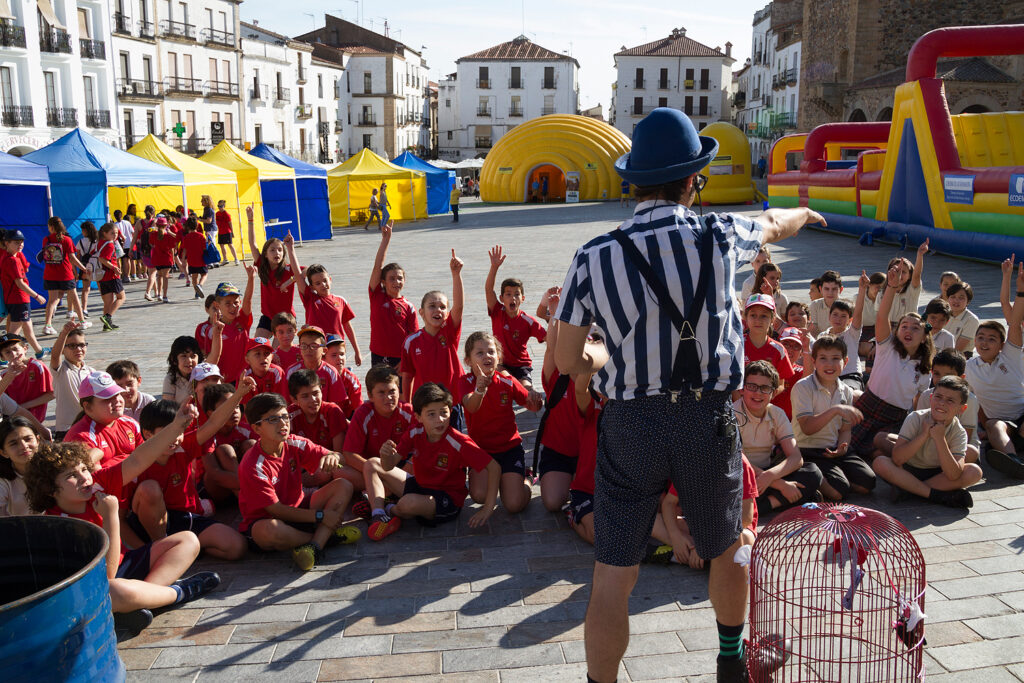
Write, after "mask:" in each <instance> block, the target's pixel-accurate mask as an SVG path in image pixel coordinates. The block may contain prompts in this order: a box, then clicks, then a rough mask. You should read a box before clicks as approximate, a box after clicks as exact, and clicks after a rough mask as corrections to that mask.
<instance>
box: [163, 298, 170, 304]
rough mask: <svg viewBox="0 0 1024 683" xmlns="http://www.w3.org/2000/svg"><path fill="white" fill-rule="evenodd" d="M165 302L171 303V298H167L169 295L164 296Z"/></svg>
mask: <svg viewBox="0 0 1024 683" xmlns="http://www.w3.org/2000/svg"><path fill="white" fill-rule="evenodd" d="M164 303H165V304H169V303H171V300H170V299H168V298H167V297H166V296H165V297H164Z"/></svg>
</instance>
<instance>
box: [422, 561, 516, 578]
mask: <svg viewBox="0 0 1024 683" xmlns="http://www.w3.org/2000/svg"><path fill="white" fill-rule="evenodd" d="M420 569H428V570H429V573H428V575H427V578H428V580H430V581H433V580H434V579H448V578H453V577H454V578H460V579H463V580H466V581H473V580H479V579H483V578H487V577H504V576H514V575H516V574H518V573H520V572H523V573H525V572H526V560H525V559H523V558H516V557H510V558H508V559H507V560H505V561H503V562H499V561H492V562H472V563H469V564H434V565H430V566H429V567H420Z"/></svg>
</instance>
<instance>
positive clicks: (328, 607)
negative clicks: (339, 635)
mask: <svg viewBox="0 0 1024 683" xmlns="http://www.w3.org/2000/svg"><path fill="white" fill-rule="evenodd" d="M415 606H416V599H415V598H411V597H409V598H406V597H401V598H379V599H375V600H370V599H366V600H339V601H337V602H315V603H313V604H311V605H309V613H308V614H307V616H306V618H307V619H324V618H335V619H349V618H352V617H376V616H402V615H409V616H411V615H412V614H413V613H414V612H415V611H416V610H415Z"/></svg>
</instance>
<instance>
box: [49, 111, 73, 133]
mask: <svg viewBox="0 0 1024 683" xmlns="http://www.w3.org/2000/svg"><path fill="white" fill-rule="evenodd" d="M46 125H47V126H49V127H50V128H77V127H78V110H77V109H75V108H74V107H60V108H50V107H47V109H46Z"/></svg>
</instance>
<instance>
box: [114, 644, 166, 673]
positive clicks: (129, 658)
mask: <svg viewBox="0 0 1024 683" xmlns="http://www.w3.org/2000/svg"><path fill="white" fill-rule="evenodd" d="M161 652H162V650H161V649H160V648H159V647H146V648H141V647H140V648H133V649H126V648H125V647H123V646H122V645H118V652H117V654H118V656H120V657H121V661H122V662H124V667H125V668H126V669H127V670H128V671H145V670H146V669H148V668H149V667H151V666H153V662H154V661H156V658H157V657H158V656H159V655H160V653H161Z"/></svg>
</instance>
